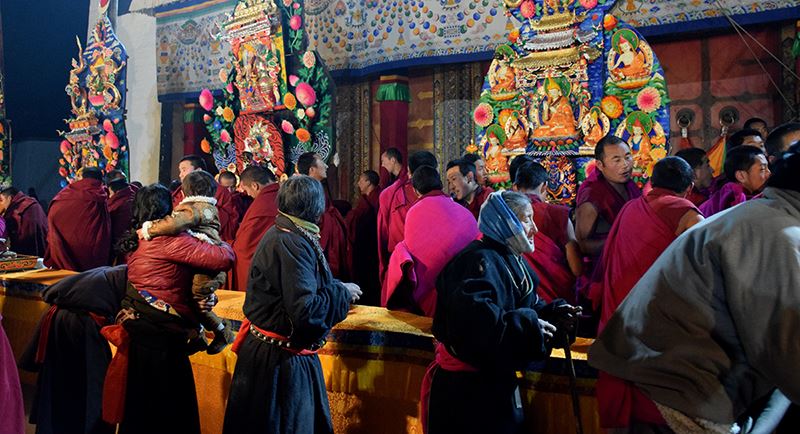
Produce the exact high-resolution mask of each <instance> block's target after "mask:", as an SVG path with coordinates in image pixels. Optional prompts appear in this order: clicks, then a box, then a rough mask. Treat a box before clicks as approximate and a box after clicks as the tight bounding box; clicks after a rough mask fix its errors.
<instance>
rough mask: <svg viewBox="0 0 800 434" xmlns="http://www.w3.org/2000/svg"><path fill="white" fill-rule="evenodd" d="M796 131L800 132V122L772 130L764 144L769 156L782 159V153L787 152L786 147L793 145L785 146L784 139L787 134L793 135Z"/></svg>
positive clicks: (789, 123)
mask: <svg viewBox="0 0 800 434" xmlns="http://www.w3.org/2000/svg"><path fill="white" fill-rule="evenodd" d="M795 131H800V122H788V123H785V124H783V125H781V126H779V127H778V128H775V129H774V130H772V132H771V133H769V136H767V140H766V141H765V142H764V148H766V150H767V155H770V156H773V157H780V155H781V153H782V152H784V151H785V148H784V146H786V145H790V144H791V143H787V144H784V143H783V138H784V137H785V136H786V135H787V134H791V133H793V132H795Z"/></svg>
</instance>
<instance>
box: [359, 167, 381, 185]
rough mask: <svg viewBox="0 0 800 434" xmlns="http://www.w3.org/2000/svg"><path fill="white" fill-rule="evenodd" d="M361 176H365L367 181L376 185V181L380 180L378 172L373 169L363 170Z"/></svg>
mask: <svg viewBox="0 0 800 434" xmlns="http://www.w3.org/2000/svg"><path fill="white" fill-rule="evenodd" d="M361 176H363V177H364V178H367V182H369V183H370V184H372V185H374V186H376V187H377V186H378V183H380V182H381V177H380V176H378V172H376V171H374V170H365V171H364V172H362V173H361Z"/></svg>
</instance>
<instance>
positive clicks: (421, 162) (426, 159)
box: [408, 151, 439, 175]
mask: <svg viewBox="0 0 800 434" xmlns="http://www.w3.org/2000/svg"><path fill="white" fill-rule="evenodd" d="M438 165H439V163H438V162H437V161H436V157H435V156H434V155H433V154H432V153H430V152H428V151H417V152H414V153H413V154H411V156H410V157H409V158H408V170H409V171H410V172H411V174H412V175H413V174H414V171H415V170H417V168H418V167H421V166H431V167H436V166H438Z"/></svg>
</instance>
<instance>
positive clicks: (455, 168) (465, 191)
mask: <svg viewBox="0 0 800 434" xmlns="http://www.w3.org/2000/svg"><path fill="white" fill-rule="evenodd" d="M447 189H448V190H450V195H451V196H453V199H455V200H456V202H458V203H459V204H460V205H462V206H463V207H464V208H466V209H468V210H469V212H471V213H472V216H473V217H475V220H476V221H477V220H478V215H479V214H480V212H481V205H483V202H485V201H486V198H488V197H489V194H491V193H492V190H491V189H489V188H487V187H483V186H481V185H480V184H478V173H477V169H476V168H475V165H474V164H472V163H470V162H468V161H465V160H461V159H459V160H452V161H450V162H449V163H447Z"/></svg>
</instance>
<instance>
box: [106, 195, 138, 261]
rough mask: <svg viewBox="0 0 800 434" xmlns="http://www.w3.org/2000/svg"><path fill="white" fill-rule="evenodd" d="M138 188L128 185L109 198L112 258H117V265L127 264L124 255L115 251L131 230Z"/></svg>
mask: <svg viewBox="0 0 800 434" xmlns="http://www.w3.org/2000/svg"><path fill="white" fill-rule="evenodd" d="M137 190H139V188H138V187H136V186H133V185H130V184H128V186H127V187H125V188H123V189H122V190H119V191H117V192H116V193H114V195H113V196H111V197H109V198H108V213H109V215H111V250H112V253H111V256H112V258H113V257H116V262H117V264H123V263H125V256H124V255H115V254H114V252H113V250H114V246H116V244H117V241H119V239H120V238H122V236H123V235H124V234H125V232H126V231H127V230H128V229H130V228H131V216H132V212H133V196H135V195H136V191H137Z"/></svg>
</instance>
